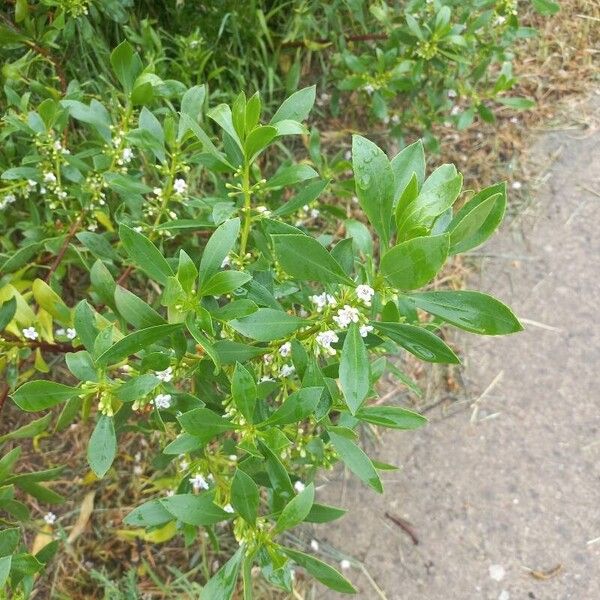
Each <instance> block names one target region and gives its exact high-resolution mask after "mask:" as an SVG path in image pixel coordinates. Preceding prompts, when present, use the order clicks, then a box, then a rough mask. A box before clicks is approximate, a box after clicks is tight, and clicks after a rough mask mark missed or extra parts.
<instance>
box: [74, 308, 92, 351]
mask: <svg viewBox="0 0 600 600" xmlns="http://www.w3.org/2000/svg"><path fill="white" fill-rule="evenodd" d="M73 324H74V325H75V331H77V337H78V338H79V339H80V340H81V343H82V344H83V345H84V346H85V348H86V350H87V351H88V352H90V353H93V352H94V342H95V341H96V337H97V336H98V330H97V329H96V323H95V317H94V311H93V310H92V307H91V306H90V305H89V304H88V302H87V300H81V301H80V302H79V303H78V304H77V306H76V307H75V311H74V318H73Z"/></svg>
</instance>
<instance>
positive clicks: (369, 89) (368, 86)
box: [364, 83, 375, 94]
mask: <svg viewBox="0 0 600 600" xmlns="http://www.w3.org/2000/svg"><path fill="white" fill-rule="evenodd" d="M364 90H365V92H367V94H372V93H373V92H374V91H375V88H374V87H373V86H372V85H371V84H370V83H369V84H367V85H365V87H364Z"/></svg>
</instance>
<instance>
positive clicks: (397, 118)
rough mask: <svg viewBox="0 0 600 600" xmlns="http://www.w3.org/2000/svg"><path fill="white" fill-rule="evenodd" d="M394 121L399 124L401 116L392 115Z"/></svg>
mask: <svg viewBox="0 0 600 600" xmlns="http://www.w3.org/2000/svg"><path fill="white" fill-rule="evenodd" d="M392 123H393V124H394V125H397V124H398V123H400V117H399V116H398V115H392Z"/></svg>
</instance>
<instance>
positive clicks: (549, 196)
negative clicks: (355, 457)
mask: <svg viewBox="0 0 600 600" xmlns="http://www.w3.org/2000/svg"><path fill="white" fill-rule="evenodd" d="M586 108H587V109H588V111H589V112H588V114H589V115H590V127H589V129H588V130H586V131H583V132H582V131H572V130H563V131H555V132H551V133H547V134H544V135H542V136H541V137H540V138H539V139H538V140H537V141H536V144H535V149H534V152H533V158H534V160H536V161H539V164H540V165H546V164H548V165H550V164H551V165H552V166H551V168H550V169H549V170H548V172H547V175H546V178H545V181H544V183H543V184H542V185H541V186H540V188H539V189H538V190H537V191H536V193H535V201H534V203H533V205H532V206H531V207H530V208H529V209H527V210H526V211H525V213H523V214H521V215H520V216H519V217H518V218H517V219H515V220H513V221H512V223H511V224H510V225H509V226H507V227H505V228H504V230H503V231H502V232H501V233H500V234H499V235H498V236H496V238H495V239H494V240H493V241H491V242H490V243H488V245H487V246H485V248H484V249H483V250H482V252H484V253H485V254H486V255H487V258H486V259H485V261H484V265H483V270H482V273H481V275H480V276H479V277H480V279H481V280H480V281H478V280H475V281H473V282H472V286H473V288H474V289H482V290H485V291H489V292H490V293H492V294H494V295H495V296H497V297H499V298H501V299H503V300H505V301H506V302H507V303H509V304H510V305H511V306H512V307H513V308H514V309H515V311H516V313H517V314H518V315H519V316H520V317H522V318H523V319H524V320H525V322H524V324H525V326H526V331H525V332H524V333H521V334H517V335H513V336H508V337H504V338H478V337H475V336H467V335H464V336H461V337H460V338H459V340H458V344H459V346H460V347H461V348H462V349H463V358H464V363H465V366H464V369H463V377H464V378H465V382H466V395H467V398H468V401H467V402H464V403H462V405H461V404H459V405H458V406H456V405H455V406H454V407H453V408H452V410H451V411H450V412H448V411H446V412H445V413H442V412H441V411H440V412H439V413H437V414H431V415H430V416H431V418H432V422H431V424H430V425H429V426H428V427H426V428H425V429H423V430H420V431H418V432H411V433H400V434H397V433H395V432H392V433H386V434H385V436H384V441H383V443H382V444H381V445H380V446H379V447H378V448H377V451H378V452H377V456H378V458H379V459H380V460H383V461H386V462H390V463H393V464H396V465H398V466H400V467H401V470H399V471H396V472H388V473H386V474H384V482H385V488H386V489H385V494H384V495H383V496H377V494H375V493H374V492H372V491H370V490H368V489H366V488H364V487H363V486H362V485H361V484H360V483H358V482H357V481H356V480H354V479H353V478H351V477H350V478H347V479H345V484H344V485H343V486H327V489H325V490H324V491H323V495H321V496H320V497H319V498H320V499H324V500H325V499H326V500H327V501H330V502H339V503H340V504H341V505H342V506H345V507H347V508H348V509H349V513H348V515H347V516H346V517H345V519H343V520H342V521H340V522H339V524H334V525H332V526H329V527H328V528H327V529H326V530H325V532H324V531H323V529H320V530H318V531H319V533H320V535H321V538H320V542H321V546H322V548H328V547H329V545H331V546H334V547H337V548H340V549H342V548H343V549H346V550H348V551H349V553H350V554H351V555H353V556H354V557H355V558H356V559H357V561H360V562H362V563H363V564H364V566H365V567H366V569H367V570H368V573H369V574H370V576H371V577H372V579H373V580H374V582H376V585H374V583H373V582H371V583H370V582H369V581H368V578H367V576H366V575H365V574H364V573H363V572H362V571H361V568H360V566H359V564H358V563H357V564H355V566H354V567H353V568H351V569H349V570H348V571H346V574H347V575H348V576H349V578H350V579H351V580H353V581H354V582H355V584H356V585H357V587H358V588H359V594H358V596H357V597H358V598H360V599H361V600H363V599H369V600H371V599H378V598H382V599H383V598H386V599H387V600H413V599H419V600H463V599H471V598H473V599H485V600H487V599H490V600H509V599H510V600H521V599H537V600H567V599H574V600H595V599H598V598H600V417H599V408H600V391H599V388H598V385H597V379H598V372H599V370H600V326H599V324H598V316H597V315H598V308H597V307H598V303H599V301H600V277H599V275H600V273H599V267H600V227H599V225H598V223H599V220H600V219H599V218H598V215H599V214H600V195H598V194H600V130H599V129H597V128H595V127H594V126H593V124H591V121H592V117H593V116H594V113H595V114H596V115H597V111H598V109H599V108H600V102H599V101H598V96H595V101H594V102H593V103H592V105H591V106H586ZM578 116H579V117H580V116H581V115H578ZM591 190H594V191H595V194H594V192H593V191H591ZM479 277H478V278H477V279H479ZM486 389H487V393H485V394H484V396H483V397H480V396H481V394H482V393H483V392H485V391H486ZM477 399H479V400H477ZM476 400H477V402H475V404H476V405H477V408H476V409H475V411H474V408H473V402H474V401H476ZM325 496H326V498H325ZM386 511H387V512H389V513H391V514H393V515H397V516H400V517H402V518H404V519H406V520H408V521H410V523H411V524H412V525H413V526H414V530H415V532H416V534H417V536H418V539H419V544H418V545H414V544H413V542H412V541H411V539H410V537H409V536H408V535H407V534H406V533H405V532H404V531H403V530H402V529H400V528H399V527H397V526H396V525H394V524H393V523H392V522H390V521H389V520H388V519H386V518H385V516H384V514H385V513H386ZM377 586H378V587H379V590H377V589H376V587H377ZM314 597H315V598H319V599H323V600H333V599H337V598H341V597H343V596H341V595H338V594H335V593H332V592H330V591H327V590H325V589H324V588H321V589H320V590H319V592H318V593H317V594H316V596H314Z"/></svg>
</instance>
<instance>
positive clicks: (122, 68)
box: [110, 41, 144, 94]
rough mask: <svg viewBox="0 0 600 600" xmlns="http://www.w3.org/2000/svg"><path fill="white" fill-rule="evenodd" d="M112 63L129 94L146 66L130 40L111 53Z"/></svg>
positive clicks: (120, 81)
mask: <svg viewBox="0 0 600 600" xmlns="http://www.w3.org/2000/svg"><path fill="white" fill-rule="evenodd" d="M110 64H111V65H112V68H113V71H114V72H115V75H116V76H117V79H118V80H119V83H120V84H121V85H122V86H123V89H124V90H125V92H126V93H127V94H129V93H130V92H131V90H132V89H133V84H134V82H135V80H136V79H137V77H138V75H139V74H140V73H141V72H142V69H143V68H144V67H143V65H142V61H141V60H140V57H139V56H138V54H137V52H135V51H134V49H133V47H132V46H131V44H130V43H129V42H128V41H124V42H121V43H120V44H119V45H118V46H117V47H116V48H115V49H114V50H113V51H112V52H111V54H110Z"/></svg>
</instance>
